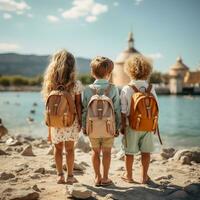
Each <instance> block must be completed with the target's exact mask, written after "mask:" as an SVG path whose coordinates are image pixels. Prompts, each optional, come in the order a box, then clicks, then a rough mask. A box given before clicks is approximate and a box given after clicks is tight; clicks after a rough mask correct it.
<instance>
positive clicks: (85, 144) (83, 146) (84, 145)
mask: <svg viewBox="0 0 200 200" xmlns="http://www.w3.org/2000/svg"><path fill="white" fill-rule="evenodd" d="M75 148H77V149H80V150H82V151H83V152H84V153H88V152H89V151H91V147H90V143H89V140H88V138H86V137H84V136H82V137H79V140H78V142H77V143H76V145H75Z"/></svg>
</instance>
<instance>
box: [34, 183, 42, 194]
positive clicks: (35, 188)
mask: <svg viewBox="0 0 200 200" xmlns="http://www.w3.org/2000/svg"><path fill="white" fill-rule="evenodd" d="M32 189H33V190H35V191H36V192H41V190H40V189H39V188H38V186H37V185H36V184H35V185H34V186H33V187H32Z"/></svg>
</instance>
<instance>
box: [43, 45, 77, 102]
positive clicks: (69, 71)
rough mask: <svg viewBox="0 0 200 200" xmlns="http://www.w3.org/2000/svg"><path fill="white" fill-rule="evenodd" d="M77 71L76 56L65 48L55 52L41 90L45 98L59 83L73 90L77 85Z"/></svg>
mask: <svg viewBox="0 0 200 200" xmlns="http://www.w3.org/2000/svg"><path fill="white" fill-rule="evenodd" d="M75 71H76V69H75V58H74V56H73V55H72V54H71V53H70V52H68V51H66V50H65V49H63V50H60V51H58V52H56V53H55V54H53V55H52V57H51V60H50V63H49V65H48V67H47V69H46V72H45V74H44V81H43V87H42V91H41V92H42V95H43V98H44V100H46V99H47V97H48V95H49V93H50V92H51V91H52V90H55V89H57V88H58V86H59V85H65V86H67V87H68V88H69V90H71V89H72V88H73V87H74V85H75V78H76V73H75Z"/></svg>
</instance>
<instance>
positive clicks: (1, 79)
mask: <svg viewBox="0 0 200 200" xmlns="http://www.w3.org/2000/svg"><path fill="white" fill-rule="evenodd" d="M77 79H78V80H80V81H81V82H82V84H83V85H88V84H91V83H92V82H93V81H94V79H93V78H92V77H91V76H90V74H80V75H78V76H77ZM42 82H43V76H42V75H38V76H35V77H26V76H21V75H12V76H11V75H10V76H9V75H0V91H2V92H6V91H16V92H17V91H19V92H20V91H22V92H23V91H25V92H26V91H27V92H38V91H40V90H41V86H42ZM150 82H151V83H154V84H165V85H166V84H168V82H169V78H168V76H167V75H166V74H161V73H160V72H157V71H155V72H153V73H152V75H151V77H150ZM162 93H163V94H167V92H166V91H162Z"/></svg>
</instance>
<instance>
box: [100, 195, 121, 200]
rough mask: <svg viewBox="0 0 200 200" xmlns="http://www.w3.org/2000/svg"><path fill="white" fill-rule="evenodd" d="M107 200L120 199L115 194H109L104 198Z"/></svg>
mask: <svg viewBox="0 0 200 200" xmlns="http://www.w3.org/2000/svg"><path fill="white" fill-rule="evenodd" d="M104 199H105V200H118V199H119V198H117V197H116V196H115V195H114V194H107V195H106V196H105V197H104Z"/></svg>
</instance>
